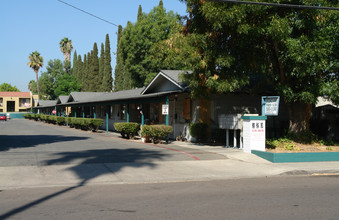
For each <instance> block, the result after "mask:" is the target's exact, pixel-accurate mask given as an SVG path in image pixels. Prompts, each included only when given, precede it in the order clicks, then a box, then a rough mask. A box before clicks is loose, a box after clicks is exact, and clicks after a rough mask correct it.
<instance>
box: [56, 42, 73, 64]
mask: <svg viewBox="0 0 339 220" xmlns="http://www.w3.org/2000/svg"><path fill="white" fill-rule="evenodd" d="M59 45H60V50H61V52H62V53H63V54H64V61H69V62H70V61H71V51H72V50H73V45H72V40H70V39H68V38H67V37H64V38H63V39H62V40H61V41H60V43H59Z"/></svg>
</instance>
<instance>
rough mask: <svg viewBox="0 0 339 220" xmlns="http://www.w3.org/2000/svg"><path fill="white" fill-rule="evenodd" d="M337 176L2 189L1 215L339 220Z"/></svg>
mask: <svg viewBox="0 0 339 220" xmlns="http://www.w3.org/2000/svg"><path fill="white" fill-rule="evenodd" d="M338 177H339V176H284V177H281V176H280V177H269V178H254V179H235V180H219V181H199V182H181V183H158V184H121V185H92V186H78V187H66V188H63V187H48V188H46V187H43V188H33V189H17V190H3V191H0V201H1V206H0V219H25V220H27V219H32V220H33V219H34V220H37V219H147V220H149V219H195V220H198V219H237V220H238V219H253V220H256V219H258V220H262V219H315V220H319V219H333V220H334V219H339V210H338V203H339V187H338V183H339V178H338Z"/></svg>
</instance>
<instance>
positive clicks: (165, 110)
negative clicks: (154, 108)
mask: <svg viewBox="0 0 339 220" xmlns="http://www.w3.org/2000/svg"><path fill="white" fill-rule="evenodd" d="M168 109H169V106H168V105H162V114H163V115H168Z"/></svg>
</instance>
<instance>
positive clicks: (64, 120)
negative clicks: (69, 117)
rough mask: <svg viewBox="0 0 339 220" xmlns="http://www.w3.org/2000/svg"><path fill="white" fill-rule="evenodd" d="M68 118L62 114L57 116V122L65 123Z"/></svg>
mask: <svg viewBox="0 0 339 220" xmlns="http://www.w3.org/2000/svg"><path fill="white" fill-rule="evenodd" d="M65 122H66V119H65V117H62V116H56V123H57V124H58V125H65Z"/></svg>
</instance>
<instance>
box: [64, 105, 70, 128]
mask: <svg viewBox="0 0 339 220" xmlns="http://www.w3.org/2000/svg"><path fill="white" fill-rule="evenodd" d="M65 112H66V117H67V120H66V126H68V115H69V108H68V107H67V106H66V107H65Z"/></svg>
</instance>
